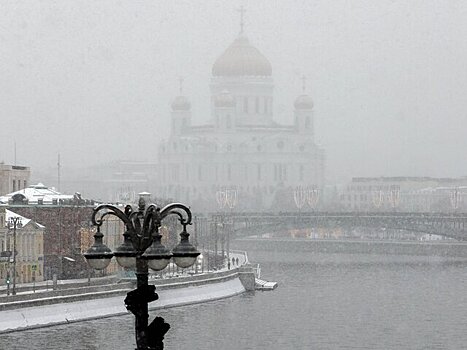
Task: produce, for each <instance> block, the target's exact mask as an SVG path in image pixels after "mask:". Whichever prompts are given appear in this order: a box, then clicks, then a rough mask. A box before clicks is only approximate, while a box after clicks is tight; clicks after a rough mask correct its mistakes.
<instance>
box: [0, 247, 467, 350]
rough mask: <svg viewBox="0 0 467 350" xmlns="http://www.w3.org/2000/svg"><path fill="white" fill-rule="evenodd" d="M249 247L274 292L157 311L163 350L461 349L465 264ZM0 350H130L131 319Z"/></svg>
mask: <svg viewBox="0 0 467 350" xmlns="http://www.w3.org/2000/svg"><path fill="white" fill-rule="evenodd" d="M249 246H250V248H251V249H250V251H249V257H250V260H251V261H255V262H259V263H261V266H262V276H263V277H264V278H265V279H269V280H274V281H277V282H279V287H278V288H277V289H276V290H275V291H272V292H257V293H256V295H249V294H244V295H241V296H237V297H233V298H230V299H225V300H220V301H215V302H210V303H206V304H199V305H192V306H186V307H179V308H174V309H166V310H162V311H158V312H157V314H158V315H161V316H163V317H164V318H165V319H166V321H167V322H169V323H170V324H171V326H172V328H171V330H170V331H169V333H168V334H167V336H166V341H165V348H166V349H176V350H183V349H190V350H193V349H203V350H207V349H212V350H219V349H227V350H230V349H232V350H241V349H245V350H246V349H255V350H258V349H264V350H266V349H267V350H271V349H277V350H283V349H333V350H334V349H372V350H375V349H381V350H383V349H384V350H387V349H394V350H395V349H398V350H399V349H411V350H412V349H456V350H457V349H463V348H465V344H467V333H465V328H466V327H467V294H466V293H465V291H466V290H467V258H463V257H451V258H447V257H438V256H416V255H391V254H388V255H385V254H381V252H379V253H378V254H355V253H354V254H346V253H342V252H339V253H334V252H332V250H328V251H327V252H313V253H310V252H306V251H301V252H299V253H294V252H292V251H284V250H283V249H282V245H281V244H280V242H277V246H276V247H274V245H271V244H269V245H268V250H267V251H265V250H261V248H260V246H261V245H260V243H258V244H256V243H254V242H252V243H251V244H249ZM305 250H306V249H305ZM466 256H467V254H466ZM122 302H123V301H122ZM155 314H156V313H153V314H152V315H151V317H153V316H155ZM0 348H1V349H9V350H13V349H49V350H52V349H61V350H63V349H82V350H91V349H122V350H124V349H134V335H133V317H132V316H130V315H128V316H123V317H113V318H108V319H102V320H95V321H90V322H83V323H76V324H70V325H67V326H59V327H50V328H43V329H37V330H30V331H24V332H18V333H11V334H4V335H1V336H0Z"/></svg>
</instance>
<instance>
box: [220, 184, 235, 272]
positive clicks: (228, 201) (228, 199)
mask: <svg viewBox="0 0 467 350" xmlns="http://www.w3.org/2000/svg"><path fill="white" fill-rule="evenodd" d="M237 198H238V192H237V190H236V189H225V190H220V191H217V192H216V201H217V204H218V206H219V209H221V210H222V211H223V209H224V208H225V207H229V208H230V214H231V215H232V210H233V208H235V206H236V205H237ZM225 224H226V222H225V217H224V212H222V216H221V225H222V230H225ZM230 230H231V227H228V228H227V248H226V250H227V267H228V268H229V269H230ZM222 234H223V235H224V234H225V232H222ZM222 249H224V248H222ZM216 251H217V249H216ZM216 254H217V253H216ZM222 259H224V254H222Z"/></svg>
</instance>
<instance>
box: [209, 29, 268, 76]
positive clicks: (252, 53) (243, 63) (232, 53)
mask: <svg viewBox="0 0 467 350" xmlns="http://www.w3.org/2000/svg"><path fill="white" fill-rule="evenodd" d="M271 74H272V67H271V63H269V61H268V59H267V58H266V57H264V55H263V54H262V53H261V52H259V50H258V49H257V48H256V47H254V46H252V45H250V43H249V41H248V39H247V38H246V37H244V36H239V37H238V38H237V39H235V41H234V42H233V43H232V44H231V45H230V46H229V47H228V48H227V50H225V51H224V53H223V54H222V55H221V56H220V57H219V58H218V59H217V60H216V62H215V63H214V65H213V66H212V75H213V76H270V75H271Z"/></svg>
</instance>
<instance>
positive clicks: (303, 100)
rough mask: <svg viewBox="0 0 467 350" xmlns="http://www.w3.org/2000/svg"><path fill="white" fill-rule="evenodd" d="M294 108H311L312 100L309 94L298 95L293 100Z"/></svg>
mask: <svg viewBox="0 0 467 350" xmlns="http://www.w3.org/2000/svg"><path fill="white" fill-rule="evenodd" d="M294 106H295V109H312V108H313V100H312V99H311V97H310V96H309V95H305V94H303V95H300V96H298V97H297V99H296V100H295V102H294Z"/></svg>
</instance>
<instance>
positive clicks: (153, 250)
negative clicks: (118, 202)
mask: <svg viewBox="0 0 467 350" xmlns="http://www.w3.org/2000/svg"><path fill="white" fill-rule="evenodd" d="M110 215H112V216H116V217H117V218H118V219H120V220H121V221H122V222H123V223H124V224H125V232H124V233H123V243H122V244H121V245H120V246H119V247H118V248H116V249H115V250H114V251H113V252H112V251H111V250H110V248H109V247H107V246H106V245H105V244H104V243H103V237H104V235H103V234H102V233H101V232H100V228H101V226H102V224H103V223H104V220H105V218H106V217H107V216H110ZM168 215H176V216H178V218H179V221H180V223H181V225H182V227H183V230H182V232H181V233H180V243H179V244H178V245H177V246H175V248H174V249H173V250H172V252H170V250H169V249H167V248H166V247H165V246H164V245H162V243H161V238H162V235H161V234H160V233H159V228H160V227H161V225H162V220H164V219H165V218H166V217H167V216H168ZM191 219H192V215H191V211H190V209H189V208H188V207H187V206H185V205H184V204H181V203H172V204H168V205H166V206H165V207H164V208H162V209H161V208H159V207H157V206H156V205H154V204H150V205H148V206H146V203H145V200H144V199H143V198H140V199H139V203H138V209H137V210H133V208H132V207H131V206H130V205H127V206H126V207H125V209H124V211H121V210H120V209H119V208H117V207H116V206H113V205H111V204H101V205H99V206H97V207H96V208H95V209H94V211H93V213H92V217H91V221H92V224H93V225H94V226H97V232H96V234H95V235H94V240H95V242H94V244H93V245H92V246H91V248H89V249H88V250H87V251H86V253H84V254H83V255H84V257H85V258H86V260H87V262H88V263H89V265H90V266H91V267H92V268H94V269H96V270H103V269H105V268H106V267H107V266H108V265H109V264H110V260H111V259H112V257H113V256H115V258H116V259H117V263H118V264H119V265H120V266H122V267H125V268H132V267H136V287H137V288H136V290H134V291H131V292H129V293H128V294H127V297H126V298H125V304H126V307H127V309H128V310H129V311H131V312H132V313H133V314H134V315H135V333H136V346H137V350H143V349H144V350H150V349H162V348H163V343H162V340H163V339H164V335H165V333H167V331H168V330H169V328H170V326H169V325H168V324H167V323H165V322H164V319H162V318H161V317H156V319H155V320H154V321H153V322H152V323H151V324H150V325H149V326H148V318H149V314H148V303H149V302H152V301H154V300H157V299H158V295H157V293H156V292H155V289H156V288H155V286H154V285H148V267H149V268H151V269H152V270H155V271H161V270H163V269H164V268H165V267H166V266H167V265H168V264H169V261H170V259H171V258H173V260H174V263H175V264H176V265H177V266H179V267H181V268H187V267H190V266H192V265H193V264H194V263H195V261H196V258H197V257H198V255H199V254H200V253H199V252H198V250H197V249H196V248H195V247H194V246H193V245H192V244H191V243H190V242H189V236H190V235H189V234H188V232H187V230H186V227H187V225H191V224H192V220H191Z"/></svg>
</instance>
